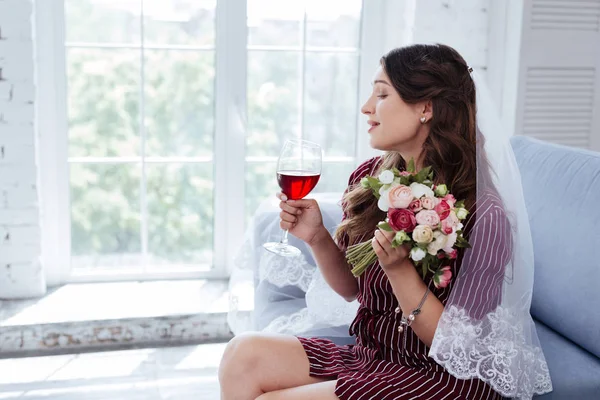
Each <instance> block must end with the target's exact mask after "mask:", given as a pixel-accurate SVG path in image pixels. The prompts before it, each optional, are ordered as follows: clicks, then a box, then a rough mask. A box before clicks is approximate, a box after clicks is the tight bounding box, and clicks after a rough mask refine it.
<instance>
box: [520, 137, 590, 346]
mask: <svg viewBox="0 0 600 400" xmlns="http://www.w3.org/2000/svg"><path fill="white" fill-rule="evenodd" d="M511 142H512V146H513V149H514V152H515V156H516V159H517V162H518V164H519V170H520V172H521V176H522V183H523V191H524V195H525V203H526V205H527V211H528V213H529V220H530V225H531V234H532V238H533V246H534V252H535V279H534V289H533V300H532V307H531V313H532V315H533V316H534V317H535V318H537V319H539V320H540V321H542V322H543V323H544V324H546V325H548V326H549V327H551V328H552V329H554V330H555V331H557V332H559V333H560V334H561V335H563V336H566V337H567V338H569V339H571V340H572V341H573V342H575V343H577V344H579V345H580V346H582V347H583V348H585V349H587V350H589V351H590V352H592V353H594V354H595V355H596V356H599V357H600V340H598V338H600V312H598V309H600V290H599V289H598V276H599V275H600V261H599V260H600V257H598V250H599V248H600V229H598V226H597V225H598V223H600V153H594V152H591V151H585V150H580V149H574V148H569V147H564V146H559V145H554V144H550V143H546V142H542V141H539V140H536V139H532V138H528V137H524V136H515V137H513V138H511Z"/></svg>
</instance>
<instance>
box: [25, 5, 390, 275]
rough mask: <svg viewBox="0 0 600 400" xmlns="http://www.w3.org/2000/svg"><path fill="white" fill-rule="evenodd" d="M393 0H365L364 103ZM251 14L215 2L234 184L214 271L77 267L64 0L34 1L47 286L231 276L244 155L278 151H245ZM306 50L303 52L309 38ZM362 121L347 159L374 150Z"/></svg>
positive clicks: (218, 139)
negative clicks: (248, 21)
mask: <svg viewBox="0 0 600 400" xmlns="http://www.w3.org/2000/svg"><path fill="white" fill-rule="evenodd" d="M389 1H393V0H369V1H368V2H366V1H365V0H363V3H364V4H363V11H362V13H363V14H362V22H361V38H360V40H361V44H360V46H361V49H362V50H361V53H360V64H359V87H358V95H359V103H360V101H362V100H363V99H365V98H366V97H367V96H368V94H369V93H370V91H371V84H370V80H371V77H372V74H373V72H374V68H375V66H376V65H377V61H378V59H379V57H380V56H381V55H382V54H383V52H384V49H385V43H384V42H385V41H384V40H382V39H383V38H384V37H385V32H384V31H385V29H384V28H383V24H382V23H381V21H383V20H384V18H385V14H386V11H385V8H386V7H385V3H386V2H389ZM367 3H368V4H367ZM246 15H247V12H246V0H227V1H222V0H218V1H217V9H216V22H215V23H216V25H215V29H216V43H215V46H216V52H215V63H216V65H215V135H214V160H209V161H213V162H214V164H213V165H214V178H215V182H236V183H235V184H228V183H226V184H217V185H215V191H214V221H215V226H214V241H213V248H214V249H215V252H214V255H213V263H214V267H213V268H212V269H211V270H210V271H208V272H207V271H199V270H198V271H180V272H168V273H162V272H152V271H145V272H142V273H138V272H135V273H131V274H127V273H117V274H115V273H114V272H111V273H102V272H99V271H95V272H90V273H88V274H80V273H78V274H72V271H71V261H70V259H71V243H70V237H71V236H70V233H71V232H70V200H69V190H70V185H69V181H70V180H69V165H68V135H67V131H68V123H67V104H66V102H67V77H66V73H65V71H66V61H65V58H66V50H65V46H64V43H65V21H64V1H63V0H35V30H36V34H35V37H36V83H37V87H36V90H37V96H36V108H37V118H36V126H37V131H38V133H39V134H38V149H39V151H38V162H39V166H40V168H39V172H40V175H39V176H40V197H41V201H40V209H41V214H42V258H43V264H44V266H45V270H46V279H47V282H48V284H49V285H51V286H52V285H57V284H63V283H67V282H98V281H115V280H119V281H126V280H153V279H193V278H202V279H225V278H227V277H228V276H229V271H230V268H229V267H230V266H231V265H232V264H231V263H232V257H233V254H234V253H235V250H236V249H237V247H238V246H239V244H240V243H241V240H242V238H243V234H244V229H243V227H240V221H244V219H245V216H244V207H240V204H243V201H242V199H243V198H244V193H245V191H244V187H243V186H244V179H243V178H241V179H240V176H241V177H243V176H244V174H243V171H244V168H245V162H246V161H250V162H264V161H269V160H270V159H271V158H273V157H270V158H269V160H267V158H264V159H263V158H261V159H252V160H251V159H250V158H247V157H246V155H245V127H246V96H247V95H246V87H247V85H246V71H247V62H246V60H247V54H248V52H247V49H248V48H247V45H246V37H247V34H246V33H247V28H246ZM222 49H227V51H223V50H222ZM300 51H305V47H304V45H303V47H302V48H301V49H300ZM142 58H143V54H142ZM142 62H143V61H142ZM142 83H143V82H142ZM302 85H303V82H302ZM142 87H143V85H142ZM301 89H302V90H303V88H301ZM357 120H360V121H361V123H360V124H357V135H356V151H355V154H354V157H348V160H352V159H353V161H354V162H355V163H358V162H360V161H362V160H364V159H366V158H368V157H370V156H372V155H373V154H374V153H373V150H372V149H370V148H369V146H368V142H367V140H368V139H367V138H368V135H364V134H362V132H363V131H362V130H361V126H362V125H363V124H362V122H364V121H362V119H361V116H360V113H359V112H358V110H357ZM142 129H143V128H142ZM273 159H276V157H275V158H273ZM271 161H272V160H271ZM329 161H343V160H333V159H332V160H329ZM142 192H143V191H142ZM144 202H145V199H143V198H142V199H141V203H142V207H143V204H144ZM142 212H143V210H142ZM217 221H220V223H216V222H217ZM223 221H224V222H225V223H222V222H223ZM143 223H144V222H143V221H142V224H143ZM142 230H144V228H143V226H142Z"/></svg>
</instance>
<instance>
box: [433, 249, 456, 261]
mask: <svg viewBox="0 0 600 400" xmlns="http://www.w3.org/2000/svg"><path fill="white" fill-rule="evenodd" d="M446 257H448V258H449V259H451V260H454V259H455V258H456V257H458V251H457V250H456V249H454V250H452V251H451V252H450V253H446V252H440V253H438V255H437V258H439V259H440V260H443V259H444V258H446Z"/></svg>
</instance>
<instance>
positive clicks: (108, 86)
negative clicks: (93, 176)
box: [67, 49, 140, 157]
mask: <svg viewBox="0 0 600 400" xmlns="http://www.w3.org/2000/svg"><path fill="white" fill-rule="evenodd" d="M67 68H68V87H69V89H68V96H69V99H68V104H69V155H70V156H72V157H82V156H95V157H102V156H107V157H111V156H112V157H115V156H134V155H138V154H139V152H140V148H139V147H140V141H139V134H138V131H139V81H140V60H139V52H137V51H134V50H114V49H96V50H94V49H70V50H69V51H68V53H67Z"/></svg>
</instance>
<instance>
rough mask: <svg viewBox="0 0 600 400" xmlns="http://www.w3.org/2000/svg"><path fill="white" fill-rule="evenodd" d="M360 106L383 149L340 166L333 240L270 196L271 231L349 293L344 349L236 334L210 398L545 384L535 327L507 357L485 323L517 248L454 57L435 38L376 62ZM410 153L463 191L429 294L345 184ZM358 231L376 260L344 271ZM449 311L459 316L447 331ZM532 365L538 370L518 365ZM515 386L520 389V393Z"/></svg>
mask: <svg viewBox="0 0 600 400" xmlns="http://www.w3.org/2000/svg"><path fill="white" fill-rule="evenodd" d="M361 112H362V113H363V114H365V115H366V116H367V117H368V123H369V125H370V129H369V135H370V142H371V146H372V147H373V148H375V149H378V150H382V151H384V152H385V153H384V155H383V156H381V157H375V158H372V159H370V160H368V161H366V162H364V163H363V164H361V165H360V166H359V167H358V168H357V169H356V170H355V171H354V172H353V173H352V174H351V176H350V179H349V185H348V188H347V190H346V192H345V194H344V197H343V200H342V205H343V210H344V216H343V221H342V223H341V224H340V226H339V227H338V229H337V232H336V235H335V238H336V240H335V241H334V240H333V239H332V238H331V236H330V235H329V233H328V232H327V230H326V229H325V228H324V227H323V223H322V218H321V213H320V210H319V206H318V204H317V203H316V201H314V200H310V199H304V200H297V201H287V199H286V198H285V196H284V195H278V196H279V197H280V200H281V203H280V207H281V210H282V211H281V224H280V225H281V228H283V229H289V230H290V233H291V234H293V235H294V236H296V237H298V238H300V239H302V240H303V241H305V242H306V243H307V244H308V245H309V246H310V247H311V250H312V252H313V254H314V258H315V260H316V262H317V264H318V265H319V268H320V271H321V273H322V274H323V276H324V278H325V280H326V281H327V283H328V284H329V285H330V286H331V288H332V289H333V290H334V291H335V292H337V294H339V295H340V296H342V297H343V298H344V299H346V300H347V301H353V300H354V299H358V301H359V303H360V307H359V310H358V313H357V315H356V317H355V319H354V321H353V322H352V324H351V326H350V333H351V334H353V335H355V336H356V344H355V345H351V346H337V345H335V344H334V343H333V342H331V341H329V340H326V339H320V338H305V337H296V336H289V335H278V334H265V333H259V334H257V333H252V334H243V335H239V336H236V337H235V338H234V339H233V340H232V341H231V342H230V343H229V345H228V346H227V349H226V351H225V354H224V356H223V360H222V363H221V366H220V369H219V380H220V384H221V391H222V397H221V398H222V399H223V400H246V399H261V400H266V399H287V400H294V399H324V400H325V399H342V400H346V399H347V400H351V399H411V398H414V399H442V398H444V399H498V398H501V395H500V394H499V393H500V392H501V393H503V394H511V395H513V394H514V395H518V396H519V397H531V396H530V395H531V392H536V393H543V392H544V391H548V390H549V389H548V388H549V387H551V386H550V381H549V376H548V377H547V369H545V370H544V367H545V361H544V360H543V355H541V351H539V346H537V345H536V343H537V337H536V336H535V331H534V335H533V336H535V340H533V345H530V342H531V340H520V339H519V340H518V342H519V343H521V342H522V344H523V345H522V346H521V348H520V349H519V350H518V351H517V353H519V354H527V356H528V357H526V358H527V360H528V361H523V362H521V360H520V359H518V356H516V355H515V349H517V346H516V345H514V346H513V344H514V343H516V342H517V341H516V340H515V338H520V337H521V336H519V335H521V334H522V333H519V334H518V335H515V334H514V332H508V333H506V329H503V330H502V332H500V331H499V330H498V329H500V328H497V327H498V326H499V324H498V323H496V322H494V321H498V318H497V317H498V316H500V317H499V318H500V319H501V320H502V321H509V320H510V318H511V316H513V315H516V314H514V313H511V312H510V311H512V309H507V310H508V311H507V312H504V310H505V308H503V307H502V306H503V305H504V304H505V303H503V293H504V291H505V288H503V285H504V284H505V282H507V279H506V278H507V276H511V277H513V278H514V277H515V276H517V274H518V271H517V272H515V271H513V268H514V260H515V255H516V256H518V257H520V255H521V252H520V251H517V250H518V249H513V245H514V244H515V243H516V242H515V241H514V238H513V232H512V231H511V223H510V220H509V217H508V215H507V212H506V211H505V210H506V209H505V204H504V203H503V200H502V196H500V195H499V192H498V188H497V187H496V186H495V185H494V184H493V179H492V175H493V173H494V171H493V170H490V167H489V165H488V161H487V159H486V156H485V152H484V150H483V146H484V140H483V137H482V136H481V134H480V132H479V131H478V129H477V124H476V91H475V84H474V82H473V79H472V77H471V69H470V68H469V67H468V65H467V64H466V62H465V60H464V59H463V58H462V57H461V56H460V55H459V54H458V53H457V52H456V51H455V50H454V49H452V48H450V47H448V46H444V45H414V46H410V47H404V48H400V49H395V50H393V51H391V52H390V53H388V54H387V55H385V56H384V57H382V59H381V63H380V67H379V68H378V69H377V71H376V74H375V78H374V81H373V91H372V93H371V95H370V97H369V98H368V100H367V101H366V103H365V104H364V105H363V107H362V109H361ZM411 158H412V159H414V160H415V161H416V166H417V169H419V168H421V167H424V166H431V167H432V169H433V171H434V176H435V179H436V181H437V182H444V183H446V184H447V185H448V187H449V189H450V191H451V192H452V193H453V194H454V195H455V196H456V198H457V199H465V204H466V207H467V208H468V209H469V210H470V215H469V217H468V218H467V220H466V221H465V227H464V232H465V236H466V237H467V239H468V240H469V241H470V243H471V245H472V251H470V252H465V251H463V250H462V249H461V251H460V252H459V255H458V257H457V258H456V259H455V262H454V263H453V264H452V265H451V272H452V279H451V280H450V282H449V284H448V285H447V286H445V287H443V288H442V287H439V288H438V287H436V285H434V283H433V281H432V279H431V278H432V274H431V273H429V274H428V275H427V276H426V277H425V279H423V278H422V277H421V275H420V273H419V272H417V271H416V269H415V267H414V265H413V264H412V262H411V260H410V259H409V258H408V251H407V248H406V247H399V248H395V249H394V248H392V247H391V239H392V236H391V234H390V233H387V232H385V231H380V230H378V229H375V227H376V225H377V222H379V221H381V220H383V219H384V218H385V213H383V212H381V211H380V210H379V208H378V207H377V201H376V199H375V198H374V197H373V195H372V193H371V192H370V190H368V189H365V188H362V187H361V186H360V184H359V182H360V180H361V178H363V177H364V176H367V175H371V176H376V175H378V174H379V172H380V171H382V170H385V169H390V168H392V167H397V168H398V169H400V170H403V169H405V167H406V164H407V162H408V160H410V159H411ZM371 238H372V239H371ZM369 239H371V240H372V243H373V248H374V250H375V253H376V254H377V257H378V260H377V261H376V262H375V263H374V265H371V266H370V267H369V268H368V269H367V271H366V272H365V273H364V274H363V275H361V276H360V277H359V278H355V277H354V276H353V275H352V273H351V272H350V267H349V265H348V264H347V262H346V260H345V249H346V248H347V247H348V246H349V245H351V244H355V243H360V242H362V241H364V240H369ZM519 259H520V258H519ZM461 269H463V271H461ZM507 269H508V270H507ZM511 279H512V278H511ZM526 292H527V291H526ZM525 297H526V296H525ZM449 301H450V302H449ZM529 301H530V298H529ZM525 303H527V301H525ZM511 304H512V303H511ZM524 308H525V309H526V311H525V313H526V314H527V315H524V314H521V315H519V317H520V318H522V319H523V320H525V321H526V322H525V324H524V325H523V324H521V325H520V324H518V323H517V324H515V325H518V326H520V327H522V326H525V327H527V328H530V316H529V314H528V304H526V305H525V307H524ZM416 309H419V312H417V313H415V312H414V311H415V310H416ZM411 312H412V313H413V314H414V315H416V317H415V318H414V321H413V322H412V324H411V325H410V326H408V327H405V328H404V329H398V328H399V325H400V320H401V318H402V316H403V315H408V314H410V313H411ZM499 312H503V313H504V314H497V313H499ZM455 316H458V317H460V318H454V317H455ZM504 316H506V318H504ZM459 319H460V320H461V321H464V323H460V324H458V325H457V324H456V321H458V320H459ZM500 325H501V324H500ZM531 325H532V324H531ZM509 330H510V329H509ZM457 332H458V333H457ZM498 332H500V334H499V335H497V334H498ZM519 332H522V329H521V330H520V331H519ZM504 333H506V334H504ZM508 336H510V338H511V339H510V340H508V341H506V340H503V339H504V338H505V337H508ZM490 338H492V339H490ZM494 338H495V339H494ZM528 338H529V339H531V338H530V337H529V336H528ZM511 340H512V341H511ZM473 343H477V344H473ZM498 344H501V345H498ZM432 346H433V347H432ZM511 346H512V347H511ZM490 349H491V350H490ZM466 355H468V356H466ZM529 355H532V356H529ZM540 355H541V356H540ZM533 359H535V360H541V361H539V364H540V365H539V366H535V367H534V366H531V365H530V364H527V362H529V360H533ZM515 366H517V367H516V370H515V371H513V369H514V368H515ZM521 369H524V370H525V371H528V369H530V370H532V371H533V370H535V371H536V375H535V379H538V381H540V382H541V381H543V382H544V385H542V386H543V387H541V388H540V387H538V386H536V385H537V384H533V383H532V384H529V383H524V382H523V380H522V379H521V378H520V377H521V376H522V375H523V374H522V371H521ZM539 370H541V372H540V373H539V374H537V371H539ZM525 375H527V374H525ZM539 376H542V378H543V379H539ZM515 377H517V378H515ZM480 378H481V379H480ZM535 379H532V380H535ZM546 380H547V382H546ZM524 386H526V387H527V392H521V391H520V390H522V389H520V387H524Z"/></svg>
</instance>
